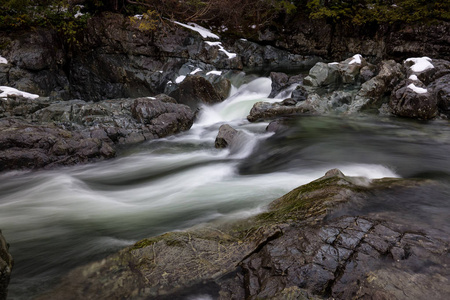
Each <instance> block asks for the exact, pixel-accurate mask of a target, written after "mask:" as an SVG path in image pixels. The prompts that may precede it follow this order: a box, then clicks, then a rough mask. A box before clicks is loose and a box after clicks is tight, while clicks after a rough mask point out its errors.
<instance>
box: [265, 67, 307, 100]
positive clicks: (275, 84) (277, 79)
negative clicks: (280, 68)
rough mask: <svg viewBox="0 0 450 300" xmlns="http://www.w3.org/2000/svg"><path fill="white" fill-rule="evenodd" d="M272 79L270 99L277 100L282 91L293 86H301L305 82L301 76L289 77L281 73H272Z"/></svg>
mask: <svg viewBox="0 0 450 300" xmlns="http://www.w3.org/2000/svg"><path fill="white" fill-rule="evenodd" d="M270 79H271V80H272V90H271V92H270V94H269V97H268V98H275V96H276V95H278V94H279V93H280V92H281V91H282V90H284V89H286V88H288V87H289V86H291V85H293V84H301V83H302V82H303V78H302V76H301V75H295V76H288V75H287V74H285V73H281V72H271V73H270Z"/></svg>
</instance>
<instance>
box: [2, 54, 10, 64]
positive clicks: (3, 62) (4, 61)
mask: <svg viewBox="0 0 450 300" xmlns="http://www.w3.org/2000/svg"><path fill="white" fill-rule="evenodd" d="M7 63H8V61H7V60H6V58H4V57H3V56H0V64H7Z"/></svg>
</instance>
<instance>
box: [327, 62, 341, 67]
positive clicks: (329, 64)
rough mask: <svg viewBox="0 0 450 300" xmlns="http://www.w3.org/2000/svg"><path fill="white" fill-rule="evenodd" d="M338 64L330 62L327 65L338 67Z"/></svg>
mask: <svg viewBox="0 0 450 300" xmlns="http://www.w3.org/2000/svg"><path fill="white" fill-rule="evenodd" d="M338 64H339V63H338V62H330V63H328V65H330V66H331V65H338Z"/></svg>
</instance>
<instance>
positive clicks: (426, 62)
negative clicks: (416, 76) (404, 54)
mask: <svg viewBox="0 0 450 300" xmlns="http://www.w3.org/2000/svg"><path fill="white" fill-rule="evenodd" d="M406 61H407V62H408V61H412V62H413V65H412V66H411V70H412V71H413V72H415V73H420V72H423V71H425V70H428V69H433V68H434V66H433V64H432V63H431V58H429V57H426V56H424V57H412V58H408V59H407V60H406Z"/></svg>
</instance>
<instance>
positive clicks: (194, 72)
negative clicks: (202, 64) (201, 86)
mask: <svg viewBox="0 0 450 300" xmlns="http://www.w3.org/2000/svg"><path fill="white" fill-rule="evenodd" d="M201 71H203V70H202V69H200V68H197V69H195V70H194V71H192V72H191V73H189V74H192V75H194V74H196V73H198V72H201Z"/></svg>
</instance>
